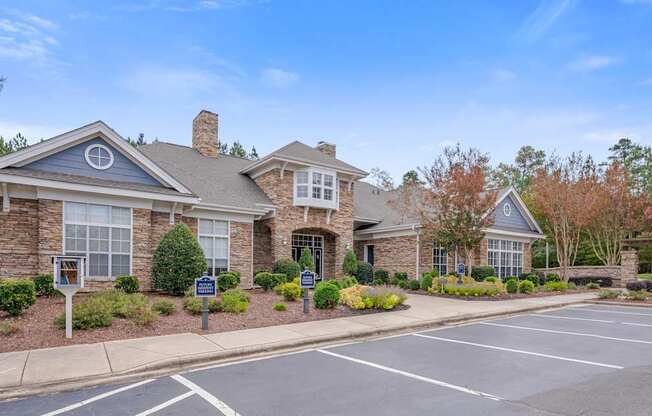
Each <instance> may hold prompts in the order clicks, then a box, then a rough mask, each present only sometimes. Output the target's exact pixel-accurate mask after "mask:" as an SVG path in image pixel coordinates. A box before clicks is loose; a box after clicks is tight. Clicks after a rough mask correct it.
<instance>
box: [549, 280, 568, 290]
mask: <svg viewBox="0 0 652 416" xmlns="http://www.w3.org/2000/svg"><path fill="white" fill-rule="evenodd" d="M567 289H568V283H566V282H560V281H556V280H553V281H550V282H546V284H545V285H543V290H545V291H546V292H565V291H566V290H567Z"/></svg>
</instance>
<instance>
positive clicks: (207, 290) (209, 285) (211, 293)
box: [195, 276, 217, 298]
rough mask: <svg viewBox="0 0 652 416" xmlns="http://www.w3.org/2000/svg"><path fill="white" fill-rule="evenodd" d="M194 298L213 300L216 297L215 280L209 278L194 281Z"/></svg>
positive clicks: (204, 277)
mask: <svg viewBox="0 0 652 416" xmlns="http://www.w3.org/2000/svg"><path fill="white" fill-rule="evenodd" d="M195 296H196V297H198V298H214V297H215V296H217V279H215V278H214V277H211V276H203V277H200V278H199V279H195Z"/></svg>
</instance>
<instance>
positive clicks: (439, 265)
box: [431, 243, 448, 276]
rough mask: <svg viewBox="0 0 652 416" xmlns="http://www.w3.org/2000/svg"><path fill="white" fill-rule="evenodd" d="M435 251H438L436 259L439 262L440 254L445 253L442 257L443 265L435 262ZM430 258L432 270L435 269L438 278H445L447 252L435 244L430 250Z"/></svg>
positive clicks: (446, 272)
mask: <svg viewBox="0 0 652 416" xmlns="http://www.w3.org/2000/svg"><path fill="white" fill-rule="evenodd" d="M436 251H439V254H438V255H437V258H438V259H439V260H441V259H442V254H441V253H442V252H444V253H446V254H445V255H443V256H444V257H443V259H444V263H437V262H435V252H436ZM431 258H432V268H433V269H437V271H438V272H439V275H440V276H446V275H447V274H448V250H446V249H445V248H444V247H442V246H440V245H438V244H437V243H435V245H434V246H433V248H432V257H431ZM442 265H443V266H444V267H443V273H442V267H441V266H442Z"/></svg>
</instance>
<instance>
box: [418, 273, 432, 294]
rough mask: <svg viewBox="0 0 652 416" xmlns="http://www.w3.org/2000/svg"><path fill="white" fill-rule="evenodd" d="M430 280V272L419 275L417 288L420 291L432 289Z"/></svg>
mask: <svg viewBox="0 0 652 416" xmlns="http://www.w3.org/2000/svg"><path fill="white" fill-rule="evenodd" d="M434 277H436V276H434ZM432 278H433V275H432V272H426V273H424V274H422V275H421V281H420V282H419V287H420V288H421V290H428V289H430V288H431V287H432Z"/></svg>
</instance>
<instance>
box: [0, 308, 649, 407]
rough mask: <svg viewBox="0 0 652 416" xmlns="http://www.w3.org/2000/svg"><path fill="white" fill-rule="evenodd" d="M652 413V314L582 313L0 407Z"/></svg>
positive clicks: (497, 322) (569, 311) (407, 337)
mask: <svg viewBox="0 0 652 416" xmlns="http://www.w3.org/2000/svg"><path fill="white" fill-rule="evenodd" d="M59 414H61V415H71V416H72V415H97V416H101V415H140V416H144V415H150V414H156V415H184V416H191V415H204V414H206V415H208V414H217V415H220V414H223V415H227V416H231V415H236V414H238V415H242V416H250V415H283V416H286V415H361V414H362V415H365V414H373V415H435V414H436V415H651V414H652V309H649V308H632V307H619V306H605V305H586V306H581V307H569V308H563V309H557V310H550V311H545V312H541V313H533V314H526V315H519V316H513V317H508V318H503V319H493V320H487V321H480V322H473V323H470V324H464V325H459V326H450V327H444V328H441V329H436V330H429V331H423V332H418V333H412V334H404V335H399V336H394V337H387V338H381V339H376V340H371V341H366V342H359V343H351V344H346V345H335V346H329V347H324V348H320V349H311V350H306V351H301V352H297V353H291V354H286V355H280V356H274V357H267V358H263V359H256V360H251V361H244V362H236V363H229V364H224V365H216V366H213V367H207V368H202V369H197V370H192V371H189V372H184V373H180V374H177V375H173V376H170V377H161V378H159V379H154V380H143V381H140V382H138V383H133V384H129V385H118V386H116V385H113V386H102V387H97V388H90V389H84V390H80V391H75V392H67V393H60V394H51V395H46V396H37V397H30V398H26V399H21V400H14V401H6V402H3V403H0V415H3V416H5V415H6V416H9V415H48V416H54V415H59Z"/></svg>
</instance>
